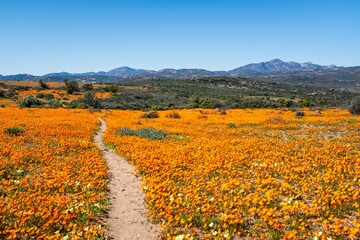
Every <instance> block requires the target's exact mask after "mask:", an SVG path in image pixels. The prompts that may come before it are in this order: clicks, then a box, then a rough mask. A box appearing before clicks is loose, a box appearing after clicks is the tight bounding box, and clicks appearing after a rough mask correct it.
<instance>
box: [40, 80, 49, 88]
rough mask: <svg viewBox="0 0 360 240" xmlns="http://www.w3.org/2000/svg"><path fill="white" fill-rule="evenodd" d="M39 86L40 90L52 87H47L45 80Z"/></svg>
mask: <svg viewBox="0 0 360 240" xmlns="http://www.w3.org/2000/svg"><path fill="white" fill-rule="evenodd" d="M39 86H40V88H42V89H49V88H50V87H49V85H47V84H46V83H45V82H44V81H43V80H41V79H40V80H39Z"/></svg>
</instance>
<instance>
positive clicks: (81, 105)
mask: <svg viewBox="0 0 360 240" xmlns="http://www.w3.org/2000/svg"><path fill="white" fill-rule="evenodd" d="M88 107H89V106H88V105H87V104H86V103H84V102H80V101H78V100H74V101H72V102H71V103H70V104H69V105H68V108H77V109H85V108H88Z"/></svg>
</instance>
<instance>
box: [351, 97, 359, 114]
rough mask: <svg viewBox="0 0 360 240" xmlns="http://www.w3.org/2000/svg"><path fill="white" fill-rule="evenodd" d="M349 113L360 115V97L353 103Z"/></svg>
mask: <svg viewBox="0 0 360 240" xmlns="http://www.w3.org/2000/svg"><path fill="white" fill-rule="evenodd" d="M349 112H350V113H351V114H360V97H356V98H354V99H353V100H352V101H351V103H350V107H349Z"/></svg>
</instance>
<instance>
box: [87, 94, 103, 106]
mask: <svg viewBox="0 0 360 240" xmlns="http://www.w3.org/2000/svg"><path fill="white" fill-rule="evenodd" d="M84 103H85V104H87V105H88V106H90V107H93V108H100V107H101V105H100V102H99V100H98V99H97V98H96V97H95V93H94V92H86V93H85V94H84Z"/></svg>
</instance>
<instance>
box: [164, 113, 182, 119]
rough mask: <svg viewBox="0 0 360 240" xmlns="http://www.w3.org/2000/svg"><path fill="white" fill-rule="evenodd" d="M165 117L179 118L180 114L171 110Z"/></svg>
mask: <svg viewBox="0 0 360 240" xmlns="http://www.w3.org/2000/svg"><path fill="white" fill-rule="evenodd" d="M167 117H170V118H181V116H180V114H179V113H177V112H171V113H169V114H168V115H167Z"/></svg>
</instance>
